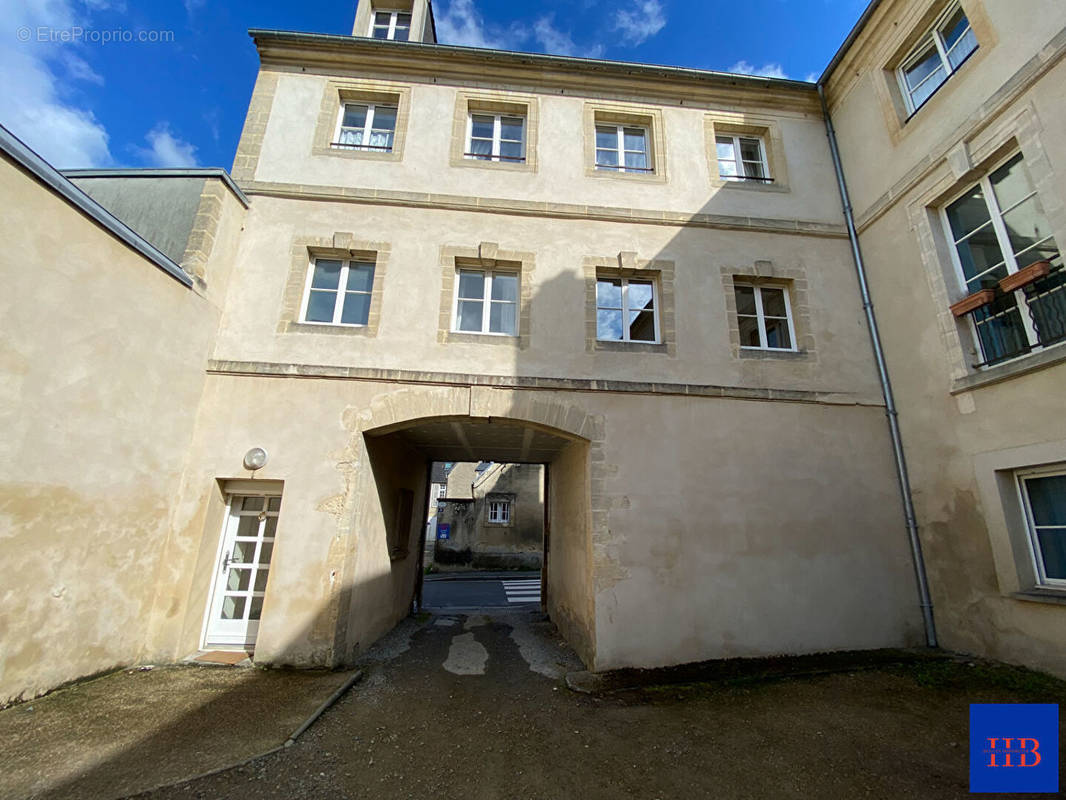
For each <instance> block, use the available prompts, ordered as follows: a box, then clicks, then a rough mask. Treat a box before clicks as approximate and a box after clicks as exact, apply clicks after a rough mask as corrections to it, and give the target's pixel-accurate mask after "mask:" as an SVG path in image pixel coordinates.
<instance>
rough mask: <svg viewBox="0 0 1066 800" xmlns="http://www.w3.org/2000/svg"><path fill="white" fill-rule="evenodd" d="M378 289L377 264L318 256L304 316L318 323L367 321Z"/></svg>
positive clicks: (308, 282) (306, 293)
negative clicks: (375, 281) (371, 300)
mask: <svg viewBox="0 0 1066 800" xmlns="http://www.w3.org/2000/svg"><path fill="white" fill-rule="evenodd" d="M373 289H374V265H373V264H372V263H370V262H366V261H341V260H337V259H332V258H316V259H314V261H312V263H311V268H310V270H309V271H308V275H307V286H306V288H305V290H304V302H303V312H302V313H301V315H300V319H301V321H303V322H307V323H311V324H315V325H366V324H367V321H368V320H369V319H370V298H371V295H372V293H373Z"/></svg>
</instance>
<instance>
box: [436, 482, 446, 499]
mask: <svg viewBox="0 0 1066 800" xmlns="http://www.w3.org/2000/svg"><path fill="white" fill-rule="evenodd" d="M447 493H448V484H446V483H440V484H437V499H438V500H439V499H440V498H442V497H444V496H445V495H446V494H447Z"/></svg>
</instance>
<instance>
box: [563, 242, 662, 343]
mask: <svg viewBox="0 0 1066 800" xmlns="http://www.w3.org/2000/svg"><path fill="white" fill-rule="evenodd" d="M581 269H582V272H583V274H584V276H585V349H586V350H587V351H588V352H590V353H594V352H615V353H661V354H665V355H667V356H669V357H671V358H673V357H675V356H676V355H677V328H676V322H675V315H674V262H673V261H666V260H663V259H656V260H652V261H648V260H643V259H639V258H638V257H637V254H636V253H633V252H626V251H623V252H621V253H618V254H617V255H615V256H586V257H585V259H584V260H583V261H582V265H581ZM600 277H606V278H637V279H643V280H653V281H655V283H656V288H657V290H658V301H659V307H658V308H657V309H656V312H657V313H658V315H659V334H660V341H659V342H657V343H654V344H653V343H650V342H614V341H600V340H599V339H598V338H597V335H596V333H597V330H596V316H597V315H596V281H597V280H598V279H599V278H600Z"/></svg>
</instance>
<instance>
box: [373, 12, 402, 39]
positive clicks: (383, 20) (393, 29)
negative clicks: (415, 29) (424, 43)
mask: <svg viewBox="0 0 1066 800" xmlns="http://www.w3.org/2000/svg"><path fill="white" fill-rule="evenodd" d="M370 36H372V37H373V38H375V39H391V40H393V41H396V42H406V41H407V40H408V39H410V38H411V14H410V13H409V12H407V11H375V12H374V16H373V18H372V19H371V20H370Z"/></svg>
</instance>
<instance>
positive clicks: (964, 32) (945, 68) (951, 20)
mask: <svg viewBox="0 0 1066 800" xmlns="http://www.w3.org/2000/svg"><path fill="white" fill-rule="evenodd" d="M976 49H977V37H976V36H974V32H973V28H971V27H970V21H969V20H968V19H966V14H965V13H964V12H963V10H962V8H960V7H959V5H958V3H955V4H953V5H952V6H951V8H949V9H948V10H947V11H945V12H944V14H943V15H942V16H941V17H940V19H938V20H937V23H936V24H935V25H934V26H933V28H932V30H931V31H929V33H927V34H926V35H925V36H924V37H922V40H921V42H920V43H919V44H918V46H917V47H916V48H915V49H914V50H913V51H912V52H911V54H910V55H909V56H908V57H907V58H906V59H905V60H904V61H903V63H902V64H901V65H900V67H899V69H898V70H897V74H898V77H899V83H900V87H901V88H902V90H903V97H904V99H905V101H906V103H907V110H908V111H910V112H912V113H913V112H915V111H917V110H918V109H919V108H921V106H922V104H923V103H924V102H925V101H926V100H928V99H929V98H930V97H932V95H933V92H935V91H936V90H937V89H939V88H940V86H941V84H943V83H944V81H946V80H947V79H948V78H949V77H950V76H951V74H952V73H953V72H955V70H957V69H958V68H959V67H960V66H962V62H964V61H965V60H966V59H967V58H968V57H969V55H970V54H971V53H973V51H974V50H976Z"/></svg>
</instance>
